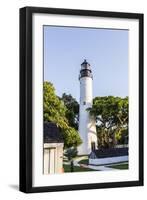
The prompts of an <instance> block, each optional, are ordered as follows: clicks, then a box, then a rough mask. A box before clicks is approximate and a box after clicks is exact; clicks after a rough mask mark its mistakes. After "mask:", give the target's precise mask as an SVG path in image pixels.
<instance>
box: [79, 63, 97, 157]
mask: <svg viewBox="0 0 147 200" xmlns="http://www.w3.org/2000/svg"><path fill="white" fill-rule="evenodd" d="M79 81H80V110H79V133H80V137H81V139H82V141H83V143H82V144H81V145H80V146H79V147H78V154H79V155H87V154H90V152H91V150H94V149H95V148H97V135H96V125H95V119H94V118H93V117H92V116H90V114H89V112H88V111H87V108H89V107H92V100H93V96H92V81H93V75H92V71H91V67H90V64H89V63H88V62H87V61H86V60H84V62H83V63H82V64H81V70H80V75H79Z"/></svg>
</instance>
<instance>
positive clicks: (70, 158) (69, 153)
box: [64, 147, 78, 172]
mask: <svg viewBox="0 0 147 200" xmlns="http://www.w3.org/2000/svg"><path fill="white" fill-rule="evenodd" d="M77 153H78V151H77V148H75V147H71V148H68V149H67V150H66V152H65V153H64V155H65V156H66V157H67V159H68V161H69V162H70V171H71V172H74V163H73V158H75V157H76V156H77Z"/></svg>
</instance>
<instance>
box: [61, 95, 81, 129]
mask: <svg viewBox="0 0 147 200" xmlns="http://www.w3.org/2000/svg"><path fill="white" fill-rule="evenodd" d="M61 99H62V101H63V102H64V105H65V106H66V108H67V109H66V118H67V119H68V122H69V125H70V126H71V127H74V128H75V129H76V130H78V123H79V104H78V102H77V101H76V99H75V98H73V97H72V96H71V95H70V94H69V95H67V94H65V93H63V95H62V98H61Z"/></svg>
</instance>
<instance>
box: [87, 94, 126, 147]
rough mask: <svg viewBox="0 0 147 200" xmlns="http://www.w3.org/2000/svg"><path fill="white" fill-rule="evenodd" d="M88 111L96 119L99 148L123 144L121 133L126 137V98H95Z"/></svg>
mask: <svg viewBox="0 0 147 200" xmlns="http://www.w3.org/2000/svg"><path fill="white" fill-rule="evenodd" d="M88 110H89V111H90V114H91V115H94V116H95V118H96V124H97V133H98V145H99V147H105V148H106V147H111V146H114V145H116V144H118V143H119V142H120V141H121V142H123V141H124V140H123V139H122V137H123V135H124V134H123V133H125V137H126V138H127V137H128V97H126V98H120V97H114V96H106V97H96V98H94V100H93V106H92V108H89V109H88ZM118 141H119V142H118ZM125 141H126V140H125Z"/></svg>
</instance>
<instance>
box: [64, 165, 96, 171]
mask: <svg viewBox="0 0 147 200" xmlns="http://www.w3.org/2000/svg"><path fill="white" fill-rule="evenodd" d="M63 167H64V172H71V171H70V165H63ZM88 171H97V170H94V169H89V168H84V167H78V166H74V172H88Z"/></svg>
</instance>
